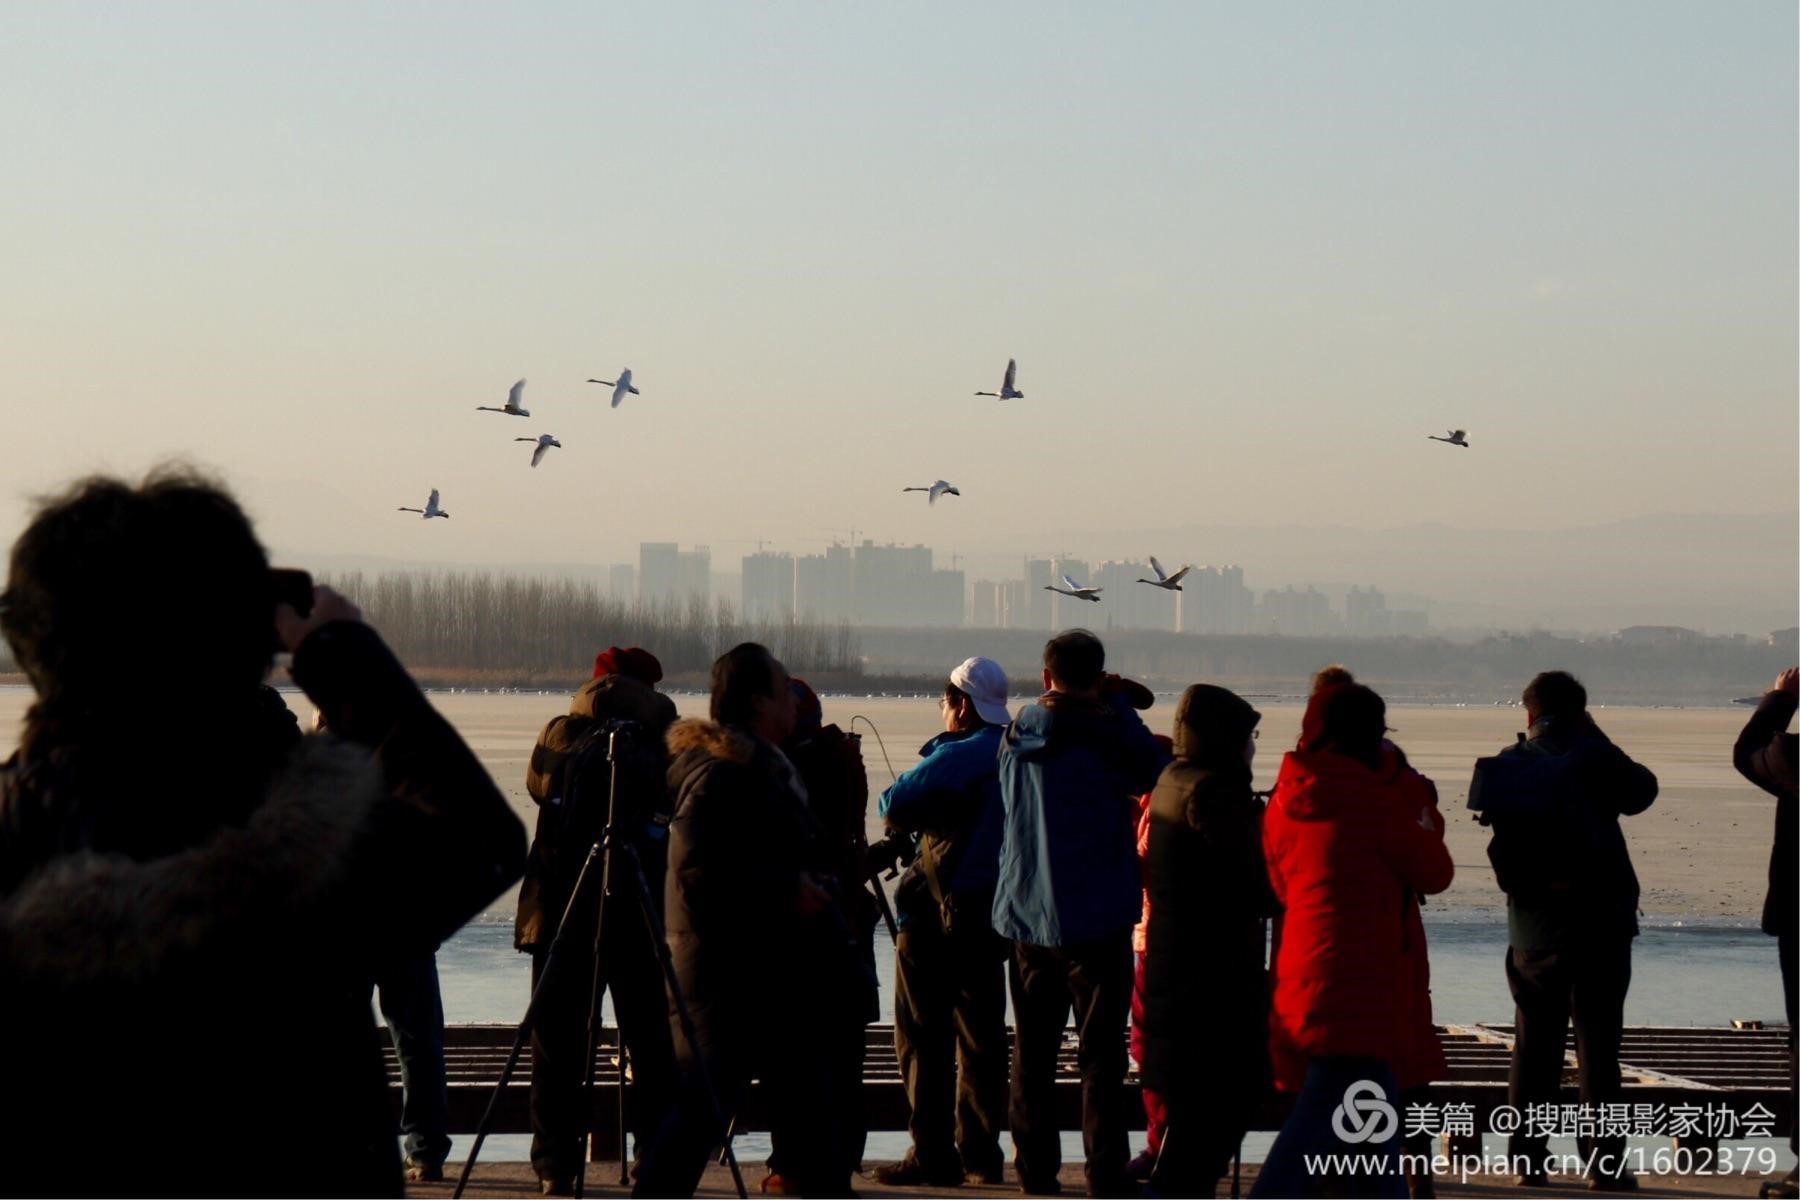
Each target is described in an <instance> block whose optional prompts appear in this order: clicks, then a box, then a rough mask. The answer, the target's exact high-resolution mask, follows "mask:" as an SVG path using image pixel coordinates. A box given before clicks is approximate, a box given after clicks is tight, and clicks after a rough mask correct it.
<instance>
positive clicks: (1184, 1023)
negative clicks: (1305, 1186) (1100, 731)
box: [1143, 689, 1275, 1103]
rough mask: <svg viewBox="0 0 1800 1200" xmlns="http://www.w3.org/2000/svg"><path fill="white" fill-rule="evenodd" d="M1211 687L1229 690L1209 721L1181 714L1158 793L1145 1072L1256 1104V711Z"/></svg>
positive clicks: (1260, 1058) (1168, 1083) (1261, 889)
mask: <svg viewBox="0 0 1800 1200" xmlns="http://www.w3.org/2000/svg"><path fill="white" fill-rule="evenodd" d="M1208 691H1210V692H1215V693H1221V695H1220V696H1219V697H1218V699H1219V704H1217V705H1215V706H1214V708H1215V710H1217V711H1214V712H1212V713H1211V714H1210V715H1209V719H1208V724H1209V726H1210V728H1209V729H1207V730H1206V731H1205V733H1204V734H1202V735H1200V736H1196V733H1195V731H1194V730H1191V729H1188V728H1186V727H1184V726H1183V725H1182V724H1180V723H1178V724H1177V725H1176V727H1175V730H1176V737H1175V745H1176V747H1177V755H1176V758H1175V761H1174V762H1172V763H1170V764H1169V765H1168V766H1167V767H1165V768H1164V769H1163V773H1162V777H1161V778H1160V779H1158V780H1157V783H1156V790H1155V791H1154V792H1152V793H1151V795H1150V806H1149V819H1150V844H1149V853H1148V855H1147V856H1146V859H1145V883H1146V885H1147V890H1148V893H1149V897H1150V920H1149V929H1148V931H1147V933H1146V936H1145V958H1144V1018H1143V1069H1144V1082H1145V1083H1146V1084H1148V1085H1149V1086H1150V1087H1152V1088H1155V1089H1156V1090H1157V1091H1158V1092H1160V1093H1162V1094H1163V1095H1165V1096H1168V1097H1171V1098H1178V1097H1180V1096H1181V1095H1182V1094H1183V1093H1184V1092H1185V1091H1190V1090H1195V1089H1202V1088H1204V1089H1208V1090H1212V1091H1215V1092H1216V1093H1220V1094H1226V1095H1232V1096H1237V1097H1242V1098H1243V1100H1244V1101H1245V1102H1246V1103H1254V1102H1255V1099H1256V1097H1257V1096H1258V1095H1260V1094H1261V1093H1262V1091H1263V1090H1264V1089H1265V1088H1266V1087H1267V1084H1268V1074H1269V1064H1268V1053H1267V1040H1266V1038H1265V1036H1264V1034H1265V1030H1266V1027H1267V1021H1268V1012H1269V993H1268V976H1267V971H1266V969H1265V967H1264V965H1263V937H1264V934H1263V921H1264V919H1265V918H1267V917H1269V916H1272V915H1273V914H1274V912H1275V898H1274V896H1273V895H1272V894H1271V893H1270V891H1269V882H1268V874H1267V871H1266V869H1265V867H1264V864H1263V850H1262V805H1261V803H1260V802H1258V800H1257V799H1256V797H1255V796H1254V795H1252V794H1251V790H1250V781H1251V776H1250V768H1249V766H1247V765H1246V764H1245V762H1244V757H1243V746H1244V742H1245V740H1246V739H1247V738H1248V737H1249V736H1250V730H1251V729H1252V728H1253V727H1254V726H1255V724H1256V719H1257V714H1256V712H1255V710H1254V709H1252V708H1251V707H1250V706H1249V705H1248V704H1246V703H1244V701H1243V700H1241V699H1239V698H1238V697H1236V696H1233V695H1231V694H1230V693H1228V692H1224V691H1223V689H1208ZM1231 702H1235V703H1231Z"/></svg>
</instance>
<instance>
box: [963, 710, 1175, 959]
mask: <svg viewBox="0 0 1800 1200" xmlns="http://www.w3.org/2000/svg"><path fill="white" fill-rule="evenodd" d="M999 762H1000V797H1001V800H1002V802H1003V805H1004V816H1005V830H1004V834H1003V840H1002V842H1001V848H1000V877H999V882H998V884H997V886H996V888H995V891H994V932H995V933H998V934H999V935H1000V936H1001V937H1005V938H1011V939H1012V940H1014V941H1018V942H1027V943H1030V944H1031V945H1035V946H1073V945H1078V944H1080V943H1082V942H1086V941H1091V940H1093V939H1095V938H1099V937H1104V936H1106V935H1108V934H1112V933H1118V932H1121V931H1123V932H1125V933H1127V934H1129V933H1130V931H1131V927H1132V926H1133V925H1134V924H1136V923H1137V919H1138V914H1139V911H1140V909H1141V901H1142V894H1141V883H1140V879H1141V876H1140V875H1139V872H1138V861H1137V845H1136V837H1135V836H1134V835H1135V831H1134V828H1133V826H1134V824H1135V816H1136V813H1135V807H1134V806H1135V798H1136V797H1137V796H1140V795H1142V794H1143V793H1144V792H1147V791H1149V790H1150V789H1151V788H1153V787H1155V786H1156V777H1157V775H1158V774H1160V773H1161V771H1162V768H1163V764H1165V763H1166V762H1168V755H1167V754H1166V753H1165V752H1164V751H1163V749H1162V747H1160V746H1158V745H1157V744H1156V739H1155V738H1153V737H1152V736H1151V735H1150V731H1149V730H1148V729H1146V728H1145V727H1144V723H1143V721H1141V720H1140V719H1139V718H1138V715H1137V712H1136V711H1135V710H1134V709H1133V708H1132V707H1131V703H1130V701H1129V700H1127V699H1126V698H1125V696H1124V695H1122V694H1121V695H1114V696H1111V697H1109V698H1106V699H1099V700H1089V699H1085V698H1082V697H1076V696H1069V695H1066V694H1064V693H1060V692H1051V693H1050V694H1049V695H1047V696H1045V697H1044V698H1043V699H1041V700H1040V701H1038V703H1036V704H1034V705H1031V706H1029V707H1026V708H1023V709H1021V710H1020V711H1019V715H1018V717H1017V718H1016V719H1015V720H1014V721H1013V723H1012V724H1011V725H1008V726H1007V727H1006V733H1005V735H1004V736H1003V737H1002V738H1001V742H1000V760H999Z"/></svg>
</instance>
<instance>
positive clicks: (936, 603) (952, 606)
mask: <svg viewBox="0 0 1800 1200" xmlns="http://www.w3.org/2000/svg"><path fill="white" fill-rule="evenodd" d="M967 593H968V588H967V585H966V584H965V583H964V579H963V573H962V572H961V571H933V572H931V574H930V576H928V577H927V579H926V594H925V604H924V606H923V608H922V609H921V611H920V614H919V615H920V618H921V619H920V620H919V622H918V623H919V624H921V625H926V626H930V627H931V628H934V629H960V628H961V627H962V625H963V622H964V621H965V620H966V619H967V603H966V601H965V597H966V595H967Z"/></svg>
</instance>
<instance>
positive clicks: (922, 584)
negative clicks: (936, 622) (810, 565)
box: [851, 540, 960, 625]
mask: <svg viewBox="0 0 1800 1200" xmlns="http://www.w3.org/2000/svg"><path fill="white" fill-rule="evenodd" d="M931 589H932V584H931V551H930V550H929V549H927V548H926V547H924V546H917V545H915V546H896V545H893V544H891V543H890V544H888V545H885V546H877V545H876V544H875V543H874V542H872V541H868V540H865V541H864V542H863V543H862V545H860V546H858V547H856V552H855V555H854V559H853V562H852V568H851V602H852V611H853V612H854V613H855V615H856V620H857V621H859V622H860V623H862V624H864V625H919V624H923V623H924V615H925V614H926V613H927V612H929V610H930V609H931V605H932V590H931ZM959 607H960V604H959ZM959 623H960V618H959Z"/></svg>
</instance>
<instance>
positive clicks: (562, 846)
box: [513, 646, 675, 1196]
mask: <svg viewBox="0 0 1800 1200" xmlns="http://www.w3.org/2000/svg"><path fill="white" fill-rule="evenodd" d="M661 679H662V664H661V663H660V662H658V661H657V659H656V656H655V655H654V654H651V653H650V652H649V651H647V650H643V649H640V648H639V647H636V646H633V647H631V648H629V649H620V648H619V647H618V646H609V647H607V649H606V650H604V651H603V652H601V653H600V654H598V655H596V656H595V658H594V675H593V678H591V679H590V680H588V682H587V683H585V684H583V685H582V686H581V688H580V690H578V691H577V692H576V693H575V696H574V699H573V700H571V701H570V703H569V711H568V712H567V713H566V714H564V715H562V716H559V717H555V718H553V719H552V720H551V721H550V723H549V724H547V725H545V726H544V731H543V732H542V733H541V734H539V735H538V740H537V744H536V745H535V746H534V747H533V748H532V751H531V762H530V764H529V765H528V766H527V767H526V771H525V790H526V792H527V793H528V794H529V795H530V796H531V800H532V803H534V804H536V805H537V806H538V820H537V834H536V836H535V837H534V838H533V839H532V842H531V852H530V854H529V855H528V856H527V858H526V862H525V880H524V883H523V885H522V886H521V887H520V889H519V907H518V915H517V917H516V919H515V921H514V925H513V945H514V946H515V947H516V948H517V949H519V950H521V951H524V952H525V953H528V954H530V955H531V986H532V988H533V990H534V991H535V990H537V989H538V987H539V984H540V983H542V982H543V981H544V979H545V975H546V972H547V971H549V970H550V969H551V965H552V963H551V957H550V953H549V952H550V947H551V944H552V943H553V942H556V939H557V935H558V933H559V930H561V922H562V917H563V912H564V909H565V908H566V907H567V906H568V904H569V901H570V895H571V892H572V890H573V889H574V886H575V882H576V880H577V878H579V876H580V874H581V868H582V864H583V863H584V862H585V861H586V860H587V857H588V852H589V850H590V849H592V847H593V846H594V844H595V843H596V842H598V841H599V840H600V839H601V837H602V835H603V834H604V832H605V830H606V828H607V825H608V823H609V821H610V822H611V823H612V826H613V831H614V834H615V836H617V837H620V838H622V839H624V841H625V842H626V844H629V845H630V846H631V847H632V848H633V849H634V850H635V851H636V852H637V862H638V863H639V864H641V865H642V867H643V870H644V874H645V882H646V883H647V884H648V885H649V887H650V892H651V895H652V897H653V898H655V899H656V900H657V902H659V903H660V899H661V896H662V883H663V880H662V865H663V859H664V854H665V851H666V844H667V837H668V822H669V813H668V787H667V784H666V782H665V776H666V774H667V771H668V752H667V750H666V749H665V747H664V745H663V738H664V736H665V735H666V734H667V732H668V729H669V726H670V725H673V724H674V723H675V703H674V701H672V700H670V699H669V698H668V697H667V696H664V695H662V694H661V693H660V692H658V691H657V690H656V684H657V683H658V682H659V681H660V680H661ZM615 734H616V735H617V736H618V740H617V741H614V742H612V743H611V744H610V745H609V741H608V739H609V737H611V736H612V735H615ZM609 750H610V751H611V752H612V753H613V754H615V755H616V756H617V765H618V771H617V793H618V794H617V795H616V796H615V795H613V770H612V768H613V763H612V762H611V761H609V758H608V754H609ZM617 864H618V866H619V868H620V869H622V870H625V871H626V872H627V877H626V878H624V879H622V880H615V882H614V887H613V895H612V896H611V897H609V898H608V899H606V900H605V902H604V906H605V914H604V916H602V917H601V921H602V937H603V941H604V944H603V945H602V946H601V947H600V955H601V961H600V972H599V981H600V986H601V987H602V988H610V989H611V991H612V996H613V1011H614V1013H615V1014H616V1016H617V1019H618V1023H619V1030H620V1034H621V1037H622V1039H623V1041H624V1043H625V1047H626V1049H627V1050H628V1051H629V1052H630V1055H631V1101H632V1103H631V1113H630V1116H631V1127H632V1131H633V1133H634V1134H635V1135H636V1138H637V1150H638V1152H639V1154H640V1155H641V1154H642V1153H643V1151H644V1150H645V1148H646V1147H647V1146H648V1144H649V1141H650V1139H651V1137H652V1136H653V1135H654V1134H655V1132H656V1130H657V1129H659V1128H660V1127H661V1125H662V1122H663V1120H664V1118H665V1117H666V1116H667V1115H668V1111H669V1109H670V1107H671V1106H672V1105H673V1104H674V1099H675V1044H674V1041H673V1040H672V1039H671V1037H670V1035H669V1021H668V1001H667V998H666V996H665V994H664V989H663V978H662V970H661V967H660V960H659V958H658V949H657V946H656V944H655V942H654V941H653V940H652V939H651V937H650V928H649V925H648V924H647V923H646V921H645V920H644V914H643V912H642V911H641V903H642V902H641V900H640V898H639V895H638V887H637V881H636V880H635V879H632V878H629V871H630V868H631V863H630V860H628V859H627V858H625V857H624V856H620V857H619V858H618V859H617ZM600 886H601V878H600V864H599V863H598V862H596V863H595V865H594V868H593V869H592V870H590V871H589V873H588V879H587V882H586V884H585V885H584V894H583V895H582V896H581V897H578V898H577V899H576V901H575V907H574V908H573V909H572V910H570V924H569V926H568V927H567V929H566V931H564V932H565V933H566V936H564V937H563V939H562V941H561V942H560V943H558V949H557V952H556V957H555V960H554V974H553V975H552V976H551V977H550V978H549V981H548V983H547V984H545V985H544V987H543V991H542V993H541V995H540V998H539V1000H538V1009H537V1015H536V1020H535V1022H534V1023H533V1026H532V1031H531V1167H532V1171H533V1172H534V1173H535V1174H536V1175H537V1177H538V1185H539V1188H540V1190H541V1191H542V1192H543V1194H544V1195H546V1196H567V1195H572V1194H573V1192H574V1183H575V1177H576V1175H577V1174H578V1173H579V1171H580V1169H581V1149H582V1137H583V1135H584V1133H585V1132H586V1129H587V1126H588V1124H589V1123H590V1122H591V1120H592V1114H591V1113H590V1112H589V1111H588V1108H587V1106H586V1104H585V1096H584V1087H585V1084H586V1079H587V1074H586V1060H587V1049H588V1017H589V1010H590V1008H591V1007H592V1006H593V1005H595V1004H598V1003H599V1000H600V998H599V996H597V995H595V994H594V980H595V972H594V920H595V917H596V916H598V915H600V908H601V906H602V901H601V897H600ZM657 915H658V916H660V915H661V914H660V912H659V913H658V914H657Z"/></svg>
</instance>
